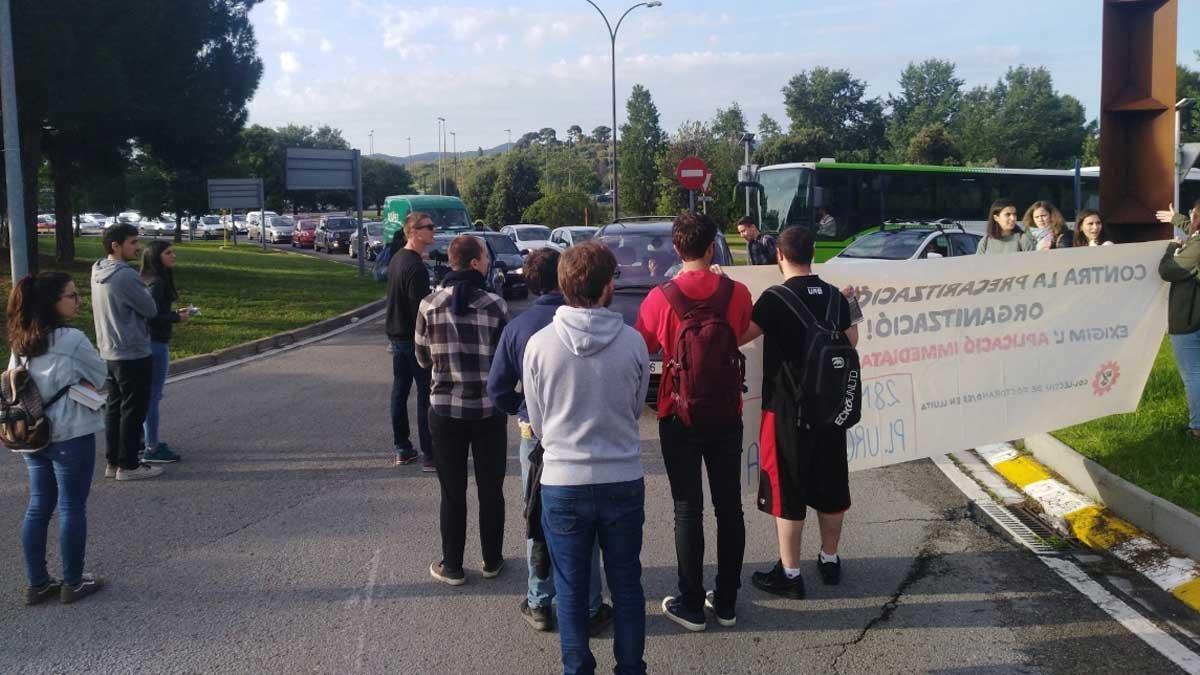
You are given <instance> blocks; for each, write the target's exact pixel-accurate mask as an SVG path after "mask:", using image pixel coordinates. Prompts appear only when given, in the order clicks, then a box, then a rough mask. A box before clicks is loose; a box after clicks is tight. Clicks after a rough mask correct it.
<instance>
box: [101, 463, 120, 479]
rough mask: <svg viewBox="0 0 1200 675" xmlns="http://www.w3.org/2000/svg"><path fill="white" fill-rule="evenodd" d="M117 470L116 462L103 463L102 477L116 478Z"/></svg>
mask: <svg viewBox="0 0 1200 675" xmlns="http://www.w3.org/2000/svg"><path fill="white" fill-rule="evenodd" d="M118 470H119V469H118V468H117V465H116V464H105V465H104V477H105V478H116V477H117V471H118Z"/></svg>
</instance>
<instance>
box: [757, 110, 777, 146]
mask: <svg viewBox="0 0 1200 675" xmlns="http://www.w3.org/2000/svg"><path fill="white" fill-rule="evenodd" d="M782 134H783V130H782V129H780V128H779V122H776V121H775V120H774V119H773V118H772V117H771V116H770V115H768V114H767V113H763V114H762V117H759V118H758V140H760V141H771V140H774V139H776V138H778V137H779V136H781V135H782Z"/></svg>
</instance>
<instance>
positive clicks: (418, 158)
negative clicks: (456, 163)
mask: <svg viewBox="0 0 1200 675" xmlns="http://www.w3.org/2000/svg"><path fill="white" fill-rule="evenodd" d="M507 149H508V144H507V143H502V144H500V145H497V146H496V147H494V148H484V149H483V155H484V156H485V157H490V156H492V155H499V154H501V153H503V152H504V151H505V150H507ZM478 153H479V150H478V149H476V150H460V151H459V152H458V156H459V157H462V158H464V159H465V158H468V157H475V156H476V155H478ZM367 157H373V158H375V159H381V160H383V161H385V162H391V163H392V164H399V165H400V166H407V165H409V164H424V163H429V162H436V161H437V158H438V154H437V153H436V152H423V153H421V154H419V155H413V156H412V157H397V156H395V155H385V154H383V153H382V152H377V153H375V154H373V155H367ZM442 158H443V160H444V159H453V158H454V153H453V152H447V153H446V154H444V155H443V156H442Z"/></svg>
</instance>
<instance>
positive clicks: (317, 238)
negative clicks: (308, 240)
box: [313, 216, 358, 253]
mask: <svg viewBox="0 0 1200 675" xmlns="http://www.w3.org/2000/svg"><path fill="white" fill-rule="evenodd" d="M357 227H358V226H357V225H356V224H355V222H354V219H353V218H351V217H350V216H322V217H321V224H320V225H317V232H316V235H314V236H313V250H314V251H320V250H321V249H325V250H326V251H328V252H329V253H337V252H338V251H346V252H349V251H350V234H351V233H352V232H354V230H355V229H357Z"/></svg>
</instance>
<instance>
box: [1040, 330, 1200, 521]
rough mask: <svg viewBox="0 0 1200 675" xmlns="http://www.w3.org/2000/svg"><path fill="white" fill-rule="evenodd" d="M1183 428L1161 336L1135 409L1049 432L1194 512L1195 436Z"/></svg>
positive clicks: (1175, 378) (1199, 452)
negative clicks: (1139, 401) (1155, 355)
mask: <svg viewBox="0 0 1200 675" xmlns="http://www.w3.org/2000/svg"><path fill="white" fill-rule="evenodd" d="M1187 426H1188V409H1187V397H1186V396H1185V395H1184V391H1183V381H1182V380H1180V378H1179V372H1178V370H1177V369H1176V366H1175V356H1174V354H1173V353H1172V351H1171V344H1170V340H1164V341H1163V344H1162V346H1161V347H1160V349H1159V350H1158V356H1157V358H1156V359H1155V361H1154V369H1153V370H1152V371H1151V373H1150V379H1149V381H1148V382H1147V383H1146V391H1145V392H1144V393H1143V394H1142V401H1141V404H1140V405H1139V406H1138V409H1137V412H1135V413H1130V414H1127V415H1112V416H1109V417H1104V418H1101V419H1098V420H1093V421H1091V422H1087V423H1086V424H1080V425H1078V426H1074V427H1069V428H1067V429H1063V430H1061V431H1056V432H1054V434H1053V435H1054V436H1055V437H1056V438H1058V439H1059V440H1061V441H1062V442H1064V443H1066V444H1067V445H1069V446H1071V447H1072V448H1074V449H1075V450H1077V451H1078V452H1079V453H1080V454H1082V455H1085V456H1087V457H1089V458H1091V459H1093V460H1095V461H1096V462H1098V463H1099V464H1100V465H1102V466H1103V467H1104V468H1106V469H1108V470H1109V471H1112V472H1113V473H1115V474H1117V475H1118V476H1121V477H1122V478H1124V479H1125V480H1128V481H1130V482H1132V483H1134V484H1135V485H1137V486H1138V487H1141V488H1143V489H1145V490H1148V491H1150V492H1151V493H1153V494H1155V495H1157V496H1159V497H1162V498H1163V499H1166V500H1167V501H1169V502H1172V503H1174V504H1178V505H1179V506H1182V507H1183V508H1185V509H1188V510H1189V511H1191V512H1192V513H1197V514H1200V440H1194V439H1192V438H1191V436H1190V435H1189V434H1186V433H1184V432H1183V429H1185V428H1186V427H1187Z"/></svg>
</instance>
